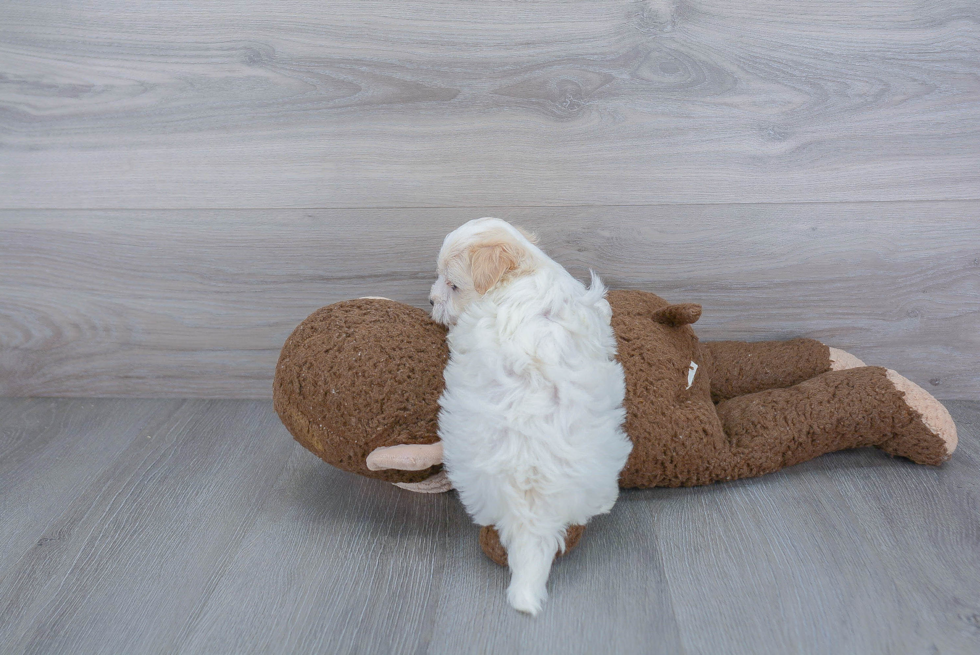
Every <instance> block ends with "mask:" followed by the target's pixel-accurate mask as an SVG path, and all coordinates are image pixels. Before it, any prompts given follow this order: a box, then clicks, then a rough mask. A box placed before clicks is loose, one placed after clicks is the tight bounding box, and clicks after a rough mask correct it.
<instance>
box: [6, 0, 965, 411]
mask: <svg viewBox="0 0 980 655" xmlns="http://www.w3.org/2000/svg"><path fill="white" fill-rule="evenodd" d="M978 26H980V6H978V5H977V4H976V3H975V2H973V1H972V0H938V1H936V2H923V1H921V0H889V1H886V2H878V1H872V0H857V1H853V0H846V1H845V0H815V1H814V2H808V3H802V4H801V3H798V2H795V1H791V0H759V1H758V2H753V1H747V2H738V3H731V2H727V1H725V0H690V1H686V0H685V1H677V2H672V1H670V0H663V1H650V2H630V1H628V0H615V1H613V0H603V1H589V2H569V1H567V0H551V1H548V0H546V1H537V0H521V1H515V2H507V1H501V2H498V1H491V0H487V1H483V2H462V1H456V0H453V1H429V0H408V1H406V2H396V3H392V2H372V1H360V0H358V1H354V0H350V1H345V2H312V1H311V0H294V1H292V2H280V1H278V0H249V1H248V2H239V1H236V0H221V1H219V2H210V3H204V4H202V3H199V2H189V1H184V2H172V3H165V4H159V3H152V2H149V1H148V0H116V1H108V0H102V1H99V2H77V3H70V4H68V5H65V4H64V3H59V2H54V1H53V0H31V1H22V2H11V3H6V4H4V5H3V6H2V7H0V394H3V395H58V396H89V395H99V396H115V395H121V396H173V397H180V396H201V397H251V398H265V397H268V396H269V395H270V384H271V376H272V369H273V366H274V363H275V359H276V355H277V353H278V349H279V347H280V346H281V344H282V341H283V340H284V339H285V337H286V336H287V335H288V333H289V331H290V330H291V329H292V327H293V326H295V325H296V323H298V322H299V321H300V320H302V318H303V317H304V316H306V315H307V314H308V313H309V312H311V311H312V310H314V309H316V308H317V307H319V306H321V305H324V304H326V303H329V302H334V301H337V300H341V299H344V298H349V297H356V296H359V295H386V296H389V297H392V298H396V299H398V300H403V301H405V302H409V303H412V304H415V305H418V306H426V304H425V293H426V289H427V286H428V284H429V282H430V280H431V276H432V270H433V268H434V257H435V253H436V251H437V249H438V245H439V243H440V240H441V238H442V235H444V234H445V232H447V231H448V230H450V229H452V228H453V227H455V226H456V225H457V224H459V223H461V222H463V221H465V220H468V219H470V218H474V217H477V216H483V215H496V216H501V217H503V218H508V219H510V220H513V221H515V222H518V223H521V224H524V225H526V226H528V227H530V228H532V229H534V230H536V231H538V232H539V233H540V235H541V241H542V245H543V246H545V248H546V249H547V250H549V251H550V252H552V253H553V254H554V256H555V257H556V258H557V259H558V260H559V261H561V262H562V263H564V264H566V265H567V266H568V267H569V268H570V269H571V270H572V271H573V272H574V273H575V274H577V275H584V274H585V273H586V271H587V268H588V267H593V268H595V269H596V270H597V271H598V272H600V273H601V274H602V275H603V276H604V278H605V279H606V281H607V282H608V283H609V284H610V286H613V287H630V288H643V289H648V290H651V291H655V292H657V293H660V294H661V295H663V296H665V297H667V298H669V299H671V300H677V301H697V302H701V303H703V304H704V306H705V316H704V318H703V319H702V321H701V323H700V324H699V326H700V330H699V331H700V334H701V335H702V338H708V339H712V338H714V339H717V338H741V339H752V340H755V339H775V338H786V337H793V336H800V335H806V336H813V337H816V338H819V339H823V340H825V341H826V342H828V343H831V344H833V345H836V346H839V347H842V348H846V349H848V350H851V351H852V352H854V353H855V354H857V355H859V356H861V357H863V358H865V359H866V361H868V362H869V363H874V364H881V365H886V366H889V367H892V368H896V369H898V370H900V371H902V372H903V373H904V374H906V375H907V376H909V377H910V378H912V379H913V380H915V381H916V382H918V383H919V384H922V385H923V386H925V387H926V388H928V389H929V390H930V391H932V392H933V393H935V394H936V395H937V396H939V397H941V398H976V397H977V394H978V393H980V27H978Z"/></svg>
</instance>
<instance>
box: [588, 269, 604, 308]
mask: <svg viewBox="0 0 980 655" xmlns="http://www.w3.org/2000/svg"><path fill="white" fill-rule="evenodd" d="M589 276H590V277H591V283H590V284H589V290H588V292H587V293H586V294H585V299H586V301H587V302H590V303H594V302H596V301H597V300H599V299H600V298H605V297H606V285H605V284H603V283H602V280H600V279H599V274H598V273H596V272H595V271H593V270H592V269H591V268H590V269H589Z"/></svg>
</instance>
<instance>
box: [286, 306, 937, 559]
mask: <svg viewBox="0 0 980 655" xmlns="http://www.w3.org/2000/svg"><path fill="white" fill-rule="evenodd" d="M608 300H609V304H610V305H611V306H612V310H613V318H612V325H613V328H614V330H615V332H616V339H617V343H618V359H619V361H620V362H621V363H622V365H623V368H624V370H625V373H626V399H625V406H626V426H625V428H626V433H627V434H628V435H629V437H630V439H631V440H632V442H633V451H632V453H631V454H630V457H629V460H628V461H627V463H626V467H625V468H624V469H623V471H622V473H621V475H620V486H621V487H624V488H626V487H678V486H692V485H702V484H710V483H712V482H718V481H721V480H734V479H737V478H744V477H752V476H757V475H762V474H764V473H769V472H771V471H776V470H778V469H780V468H783V467H785V466H791V465H793V464H798V463H800V462H804V461H806V460H808V459H812V458H814V457H817V456H818V455H822V454H824V453H829V452H833V451H836V450H843V449H846V448H859V447H864V446H876V447H878V448H881V449H882V450H884V451H885V452H888V453H890V454H892V455H897V456H901V457H906V458H908V459H910V460H912V461H913V462H916V463H919V464H929V465H938V464H940V463H942V462H943V461H944V460H946V459H948V458H949V456H950V454H951V453H952V452H953V450H954V449H955V448H956V426H955V425H954V424H953V420H952V418H951V417H950V415H949V413H948V412H947V411H946V409H945V408H944V407H943V406H942V404H941V403H939V401H937V400H936V399H935V398H933V397H932V396H931V395H930V394H929V393H927V392H926V391H925V390H923V389H922V388H920V387H918V386H917V385H915V384H914V383H912V382H911V381H909V380H907V379H905V378H904V377H902V376H901V375H899V374H898V373H895V372H894V371H890V370H886V369H884V368H879V367H874V366H865V365H864V363H863V362H861V361H860V360H858V359H857V358H856V357H854V356H852V355H849V354H847V353H845V352H843V351H840V350H836V349H833V348H828V347H827V346H825V345H823V344H822V343H820V342H818V341H814V340H812V339H794V340H792V341H775V342H759V343H744V342H735V341H722V342H714V343H700V342H699V341H698V338H697V337H696V336H695V334H694V330H693V329H692V328H691V324H692V323H694V322H695V321H697V320H698V318H699V317H700V315H701V307H700V306H699V305H693V304H682V305H670V304H668V303H667V302H666V301H665V300H663V299H662V298H660V297H658V296H655V295H653V294H651V293H645V292H642V291H612V292H610V293H609V295H608ZM445 336H446V330H445V328H443V327H442V326H440V325H438V324H437V323H435V322H434V321H433V320H432V319H431V318H429V316H428V315H427V314H426V313H425V312H423V311H421V310H419V309H415V308H413V307H410V306H408V305H404V304H402V303H398V302H394V301H391V300H386V299H381V298H363V299H360V300H349V301H344V302H340V303H336V304H333V305H330V306H328V307H324V308H322V309H320V310H318V311H317V312H315V313H313V314H312V315H311V316H310V317H309V318H307V319H306V320H305V321H303V323H301V324H300V325H299V327H297V328H296V330H295V331H294V332H293V334H292V335H291V336H290V337H289V339H287V341H286V343H285V345H284V346H283V349H282V354H281V355H280V358H279V364H278V366H277V367H276V376H275V382H274V386H273V396H274V399H275V408H276V411H277V412H278V413H279V416H280V418H281V419H282V421H283V423H284V424H285V426H286V428H287V429H288V430H289V431H290V433H292V435H293V436H294V437H295V438H296V440H297V441H299V442H300V443H301V444H302V445H303V446H305V447H306V448H308V449H309V450H311V451H312V452H313V453H315V454H317V455H318V456H320V457H321V458H322V459H323V460H324V461H326V462H327V463H329V464H332V465H333V466H336V467H338V468H341V469H343V470H345V471H350V472H352V473H358V474H360V475H365V476H368V477H372V478H378V479H381V480H385V481H388V482H393V483H395V484H397V485H398V486H401V487H403V488H407V489H410V490H412V491H421V492H437V491H447V490H448V489H450V488H451V487H450V484H449V481H448V478H446V476H445V474H444V473H442V470H441V469H442V466H441V464H442V446H441V444H440V443H439V441H438V437H437V435H436V428H437V415H438V411H439V405H438V399H439V396H440V395H441V394H442V390H443V377H442V372H443V368H444V367H445V364H446V361H447V359H448V357H449V352H448V349H447V346H446V342H445ZM581 534H582V529H581V526H573V528H572V529H569V532H568V537H567V539H566V544H567V547H572V546H574V545H575V543H576V542H577V541H578V539H579V537H580V536H581ZM480 543H481V546H482V547H483V550H484V552H485V553H486V554H487V555H488V556H489V557H490V558H491V559H493V560H494V561H496V562H498V563H500V564H506V553H505V552H504V549H503V547H502V546H501V545H500V542H499V540H498V539H497V535H496V532H495V531H494V530H493V527H492V526H486V527H484V528H483V530H482V531H481V533H480Z"/></svg>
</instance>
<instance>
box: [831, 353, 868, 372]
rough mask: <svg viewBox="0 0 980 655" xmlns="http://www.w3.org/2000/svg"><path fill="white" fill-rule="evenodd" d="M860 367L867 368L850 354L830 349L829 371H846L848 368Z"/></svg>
mask: <svg viewBox="0 0 980 655" xmlns="http://www.w3.org/2000/svg"><path fill="white" fill-rule="evenodd" d="M862 366H867V364H865V363H864V362H862V361H861V360H860V359H858V358H857V357H855V356H854V355H852V354H851V353H849V352H845V351H843V350H840V349H839V348H831V349H830V370H831V371H846V370H847V369H849V368H860V367H862Z"/></svg>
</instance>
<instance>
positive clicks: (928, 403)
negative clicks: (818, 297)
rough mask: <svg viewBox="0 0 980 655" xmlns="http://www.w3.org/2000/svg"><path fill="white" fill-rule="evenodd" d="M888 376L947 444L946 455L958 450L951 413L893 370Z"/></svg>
mask: <svg viewBox="0 0 980 655" xmlns="http://www.w3.org/2000/svg"><path fill="white" fill-rule="evenodd" d="M831 350H833V349H831ZM886 375H887V376H888V379H889V380H890V381H891V383H892V384H894V385H895V388H896V389H898V390H899V391H901V392H902V393H903V394H905V402H906V403H907V404H908V406H909V407H911V408H912V409H914V410H915V411H916V412H918V413H919V415H920V416H921V417H922V422H923V423H925V425H926V427H927V428H929V429H930V430H932V432H933V433H935V434H936V435H938V436H939V437H940V438H941V439H942V440H943V441H944V442H945V444H946V455H947V456H949V455H951V454H952V453H953V451H954V450H956V444H957V442H958V439H957V436H956V424H955V423H953V417H952V416H950V415H949V411H947V409H946V408H945V407H943V404H942V403H941V402H939V401H938V400H936V399H935V398H934V397H933V396H932V394H931V393H929V392H928V391H926V390H925V389H923V388H922V387H920V386H919V385H917V384H916V383H915V382H912V381H911V380H909V379H908V378H906V377H904V376H902V375H899V374H898V373H896V372H895V371H892V370H889V371H888V372H887V373H886Z"/></svg>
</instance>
